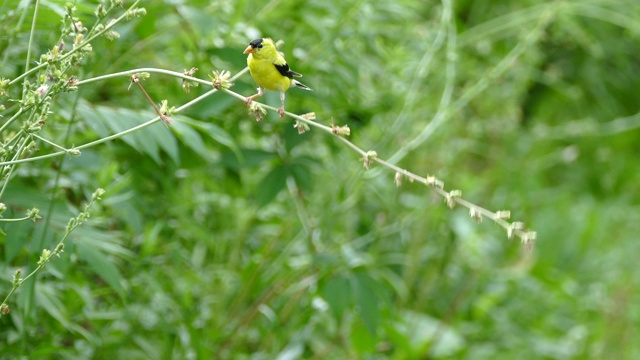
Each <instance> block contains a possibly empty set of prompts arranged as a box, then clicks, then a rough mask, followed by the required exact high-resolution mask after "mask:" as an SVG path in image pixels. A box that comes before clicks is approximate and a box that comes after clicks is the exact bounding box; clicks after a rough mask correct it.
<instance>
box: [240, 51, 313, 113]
mask: <svg viewBox="0 0 640 360" xmlns="http://www.w3.org/2000/svg"><path fill="white" fill-rule="evenodd" d="M244 54H249V56H248V57H247V65H248V66H249V72H251V77H252V78H253V80H255V81H256V83H258V93H257V94H255V95H252V96H249V97H248V98H247V100H245V102H244V103H245V104H246V105H247V106H249V105H250V104H251V102H252V101H253V100H254V99H256V98H258V97H260V96H262V94H264V89H267V90H275V91H279V92H280V101H281V102H282V106H281V107H280V108H279V109H278V114H280V117H281V118H282V117H283V116H284V92H285V91H287V90H288V89H289V87H291V85H293V86H295V87H298V88H300V89H304V90H311V88H310V87H308V86H306V85H304V84H303V83H301V82H299V81H297V80H293V77H294V76H295V77H301V76H302V75H300V74H299V73H297V72H295V71H293V70H291V69H289V65H287V61H286V60H285V59H284V56H282V54H281V53H279V52H278V50H277V49H276V46H275V44H274V43H273V40H271V39H269V38H264V39H255V40H253V41H251V42H250V43H249V46H247V48H246V49H244Z"/></svg>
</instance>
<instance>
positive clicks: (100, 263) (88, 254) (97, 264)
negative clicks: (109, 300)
mask: <svg viewBox="0 0 640 360" xmlns="http://www.w3.org/2000/svg"><path fill="white" fill-rule="evenodd" d="M76 247H77V251H78V257H79V258H80V259H82V260H84V261H86V262H87V263H88V264H89V266H90V267H91V268H92V269H93V271H95V272H96V274H98V275H99V276H100V277H101V278H102V279H103V280H104V281H105V282H106V283H107V284H109V286H111V288H112V289H113V290H115V291H116V292H117V293H118V295H120V297H124V296H125V289H124V287H123V286H122V284H121V281H122V276H121V275H120V272H119V271H118V269H117V268H116V266H115V265H114V264H113V263H112V262H111V261H110V260H109V258H108V257H107V256H106V255H105V254H104V253H102V252H100V251H99V250H98V249H97V248H96V247H94V246H93V245H91V243H89V242H85V241H78V242H76Z"/></svg>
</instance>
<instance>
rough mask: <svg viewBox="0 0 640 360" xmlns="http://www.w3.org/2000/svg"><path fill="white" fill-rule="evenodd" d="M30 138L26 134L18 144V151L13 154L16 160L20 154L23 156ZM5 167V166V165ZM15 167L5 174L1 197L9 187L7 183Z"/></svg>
mask: <svg viewBox="0 0 640 360" xmlns="http://www.w3.org/2000/svg"><path fill="white" fill-rule="evenodd" d="M17 136H21V135H17ZM29 140H30V138H29V136H25V137H24V138H23V139H22V144H19V145H18V150H17V151H16V153H15V154H14V156H13V159H14V160H16V159H18V158H20V156H22V152H23V151H24V149H25V147H26V145H27V143H28V142H29ZM3 168H4V167H3ZM14 169H15V166H14V165H12V166H11V167H10V168H9V173H7V175H5V181H4V183H2V188H0V199H2V195H4V191H5V190H6V188H7V185H8V184H9V179H10V178H11V175H12V174H13V170H14Z"/></svg>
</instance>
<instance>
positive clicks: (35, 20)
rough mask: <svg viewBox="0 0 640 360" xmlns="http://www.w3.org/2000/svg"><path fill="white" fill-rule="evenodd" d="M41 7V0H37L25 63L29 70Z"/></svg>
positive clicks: (25, 67) (25, 68)
mask: <svg viewBox="0 0 640 360" xmlns="http://www.w3.org/2000/svg"><path fill="white" fill-rule="evenodd" d="M39 8H40V0H36V3H35V6H34V8H33V21H32V22H31V30H30V32H29V43H28V44H27V58H26V60H25V64H24V70H25V71H29V63H30V62H31V46H32V45H33V36H34V34H35V33H36V22H37V21H38V9H39Z"/></svg>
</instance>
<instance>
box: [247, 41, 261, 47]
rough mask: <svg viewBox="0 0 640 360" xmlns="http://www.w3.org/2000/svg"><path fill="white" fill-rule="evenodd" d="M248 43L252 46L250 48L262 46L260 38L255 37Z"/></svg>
mask: <svg viewBox="0 0 640 360" xmlns="http://www.w3.org/2000/svg"><path fill="white" fill-rule="evenodd" d="M249 45H251V47H252V48H254V49H255V48H258V49H260V48H262V39H255V40H252V41H251V42H250V43H249Z"/></svg>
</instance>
